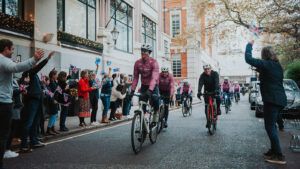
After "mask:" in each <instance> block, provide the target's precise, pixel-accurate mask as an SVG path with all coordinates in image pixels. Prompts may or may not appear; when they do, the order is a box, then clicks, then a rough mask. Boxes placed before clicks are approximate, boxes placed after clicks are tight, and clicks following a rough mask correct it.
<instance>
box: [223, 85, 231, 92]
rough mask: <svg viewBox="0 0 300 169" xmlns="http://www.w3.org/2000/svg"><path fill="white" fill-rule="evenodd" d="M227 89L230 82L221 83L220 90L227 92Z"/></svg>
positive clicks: (228, 89)
mask: <svg viewBox="0 0 300 169" xmlns="http://www.w3.org/2000/svg"><path fill="white" fill-rule="evenodd" d="M229 91H230V83H223V84H222V92H229Z"/></svg>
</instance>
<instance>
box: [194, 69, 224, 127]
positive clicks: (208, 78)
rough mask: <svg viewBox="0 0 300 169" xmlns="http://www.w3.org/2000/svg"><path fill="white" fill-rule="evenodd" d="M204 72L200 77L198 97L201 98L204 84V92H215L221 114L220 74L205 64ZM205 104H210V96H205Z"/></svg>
mask: <svg viewBox="0 0 300 169" xmlns="http://www.w3.org/2000/svg"><path fill="white" fill-rule="evenodd" d="M203 69H204V72H203V73H202V74H201V76H200V78H199V84H198V94H197V97H198V98H199V99H200V97H201V95H202V92H201V91H202V87H203V86H204V93H206V92H207V93H214V94H215V98H216V102H217V109H218V110H217V114H218V115H221V109H220V103H221V99H220V86H219V74H218V73H217V72H215V71H213V70H211V66H210V65H209V64H208V65H204V66H203ZM204 101H205V105H207V104H208V98H207V97H205V98H204ZM206 112H207V106H205V116H206V120H207V113H206ZM206 127H208V121H207V123H206Z"/></svg>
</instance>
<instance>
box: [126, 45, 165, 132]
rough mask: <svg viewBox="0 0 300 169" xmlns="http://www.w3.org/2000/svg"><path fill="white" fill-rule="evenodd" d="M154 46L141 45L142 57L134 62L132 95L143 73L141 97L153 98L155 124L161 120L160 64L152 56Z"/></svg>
mask: <svg viewBox="0 0 300 169" xmlns="http://www.w3.org/2000/svg"><path fill="white" fill-rule="evenodd" d="M152 51H153V50H152V46H151V45H148V44H143V45H142V47H141V59H139V60H137V61H136V62H135V64H134V71H133V82H132V85H131V97H132V96H133V94H134V92H135V89H136V87H137V84H138V81H139V76H140V75H141V83H142V84H141V97H140V101H145V102H147V101H148V100H149V99H151V106H153V108H154V114H153V123H152V124H151V125H152V126H155V125H156V124H157V122H158V120H159V115H158V109H159V97H158V96H159V89H158V80H159V66H158V63H157V61H156V60H155V59H154V58H152V57H150V54H151V52H152Z"/></svg>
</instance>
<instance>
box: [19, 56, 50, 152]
mask: <svg viewBox="0 0 300 169" xmlns="http://www.w3.org/2000/svg"><path fill="white" fill-rule="evenodd" d="M53 54H54V52H51V53H50V54H49V55H48V57H47V58H46V59H44V60H43V61H41V62H40V63H39V64H38V65H36V66H34V67H33V68H31V69H30V70H28V71H26V72H24V73H23V76H28V75H29V77H30V82H29V86H28V92H27V94H26V95H25V98H24V111H23V114H22V117H21V121H22V136H21V148H20V153H27V152H31V151H32V149H30V148H29V146H28V142H27V138H28V136H29V137H30V143H31V147H33V148H38V147H43V146H45V144H43V143H42V142H40V141H39V140H38V139H37V133H38V131H37V130H38V126H39V122H40V118H41V115H42V114H41V113H42V94H43V90H42V84H41V81H40V78H39V76H38V75H37V73H38V72H39V71H40V70H41V69H42V68H43V67H44V66H45V65H46V64H47V63H48V61H49V60H50V59H51V57H52V56H53Z"/></svg>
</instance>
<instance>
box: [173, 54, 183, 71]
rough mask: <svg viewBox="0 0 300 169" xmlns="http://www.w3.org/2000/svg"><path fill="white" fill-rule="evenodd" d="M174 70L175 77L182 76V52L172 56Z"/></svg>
mask: <svg viewBox="0 0 300 169" xmlns="http://www.w3.org/2000/svg"><path fill="white" fill-rule="evenodd" d="M174 62H175V63H174ZM172 71H173V76H174V77H182V64H181V55H180V54H177V55H174V56H173V57H172Z"/></svg>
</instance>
